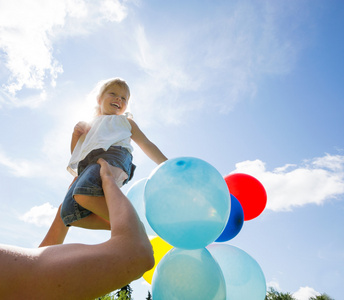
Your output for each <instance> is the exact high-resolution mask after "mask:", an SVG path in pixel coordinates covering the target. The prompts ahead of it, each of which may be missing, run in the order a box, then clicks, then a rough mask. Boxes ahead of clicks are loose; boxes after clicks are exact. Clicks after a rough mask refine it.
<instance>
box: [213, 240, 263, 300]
mask: <svg viewBox="0 0 344 300" xmlns="http://www.w3.org/2000/svg"><path fill="white" fill-rule="evenodd" d="M207 249H208V250H209V252H210V253H211V255H212V256H213V257H214V258H215V259H216V261H217V262H218V264H219V265H220V267H221V270H222V273H223V275H224V277H225V281H226V292H227V299H230V300H264V299H265V295H266V282H265V276H264V273H263V271H262V269H261V268H260V266H259V264H258V263H257V262H256V260H254V259H253V258H252V257H251V256H250V255H249V254H247V253H246V252H245V251H243V250H241V249H239V248H237V247H234V246H231V245H228V244H212V245H209V246H208V247H207Z"/></svg>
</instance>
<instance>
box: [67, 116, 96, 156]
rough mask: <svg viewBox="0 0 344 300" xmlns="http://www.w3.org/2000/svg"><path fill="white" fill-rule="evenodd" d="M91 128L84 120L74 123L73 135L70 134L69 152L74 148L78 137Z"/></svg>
mask: <svg viewBox="0 0 344 300" xmlns="http://www.w3.org/2000/svg"><path fill="white" fill-rule="evenodd" d="M90 129H91V126H90V125H89V124H88V123H86V122H79V123H77V124H76V125H75V127H74V131H73V135H72V141H71V144H70V150H71V153H73V151H74V148H75V146H76V144H77V142H78V140H79V138H80V137H81V136H82V135H83V134H84V133H87V132H89V131H90Z"/></svg>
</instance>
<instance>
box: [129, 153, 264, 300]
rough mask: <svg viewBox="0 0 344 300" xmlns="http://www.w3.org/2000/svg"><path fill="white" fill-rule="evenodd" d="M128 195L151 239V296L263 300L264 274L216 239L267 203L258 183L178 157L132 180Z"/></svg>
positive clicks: (234, 229) (147, 277)
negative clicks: (145, 175)
mask: <svg viewBox="0 0 344 300" xmlns="http://www.w3.org/2000/svg"><path fill="white" fill-rule="evenodd" d="M127 197H128V198H129V199H130V201H131V202H132V204H133V205H134V207H135V208H136V210H137V213H138V215H139V217H140V219H141V221H142V222H143V224H144V226H145V228H146V231H147V234H148V235H150V236H152V235H153V236H155V237H154V238H153V239H152V240H151V243H152V247H153V250H154V257H155V262H156V263H155V266H154V268H153V269H152V270H150V271H148V272H147V273H145V274H144V275H143V278H144V279H145V280H146V281H147V282H148V283H150V284H152V295H153V299H154V300H160V299H164V300H169V299H178V300H182V299H212V300H213V299H214V300H224V299H231V300H237V299H249V300H263V299H264V298H265V294H266V284H265V277H264V274H263V272H262V270H261V268H260V266H259V265H258V263H257V262H256V261H255V260H254V259H253V258H252V257H251V256H250V255H249V254H247V253H246V252H245V251H243V250H241V249H239V248H237V247H234V246H231V245H228V244H225V243H221V242H226V241H229V240H230V239H232V238H234V237H235V236H236V235H237V234H238V233H239V232H240V230H241V228H242V226H243V223H244V221H247V220H251V219H253V218H256V217H257V216H258V215H260V214H261V212H262V211H263V210H264V208H265V205H266V199H267V197H266V192H265V189H264V187H263V186H262V184H261V183H260V182H259V181H258V180H257V179H255V178H254V177H252V176H250V175H247V174H241V173H236V174H230V175H228V176H226V177H225V178H223V177H222V176H221V174H220V173H219V172H218V171H217V170H216V169H215V168H214V167H213V166H212V165H210V164H209V163H207V162H205V161H203V160H201V159H197V158H193V157H179V158H175V159H170V160H168V161H166V162H164V163H162V164H161V165H159V166H158V167H157V168H156V169H154V170H153V172H152V173H151V174H150V176H149V177H148V178H147V179H142V180H140V181H138V182H136V183H135V184H134V185H133V186H132V187H131V188H130V189H129V191H128V193H127Z"/></svg>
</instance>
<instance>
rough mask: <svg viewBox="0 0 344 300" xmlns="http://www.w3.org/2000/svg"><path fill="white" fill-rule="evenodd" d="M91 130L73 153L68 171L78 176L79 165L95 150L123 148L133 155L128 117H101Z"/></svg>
mask: <svg viewBox="0 0 344 300" xmlns="http://www.w3.org/2000/svg"><path fill="white" fill-rule="evenodd" d="M90 125H91V129H90V131H89V132H88V133H87V134H83V135H82V136H81V137H80V138H79V140H78V142H77V144H76V146H75V148H74V151H73V153H72V157H71V159H70V161H69V163H68V167H67V170H68V171H69V172H70V173H71V174H72V175H74V176H77V171H76V170H77V168H78V163H79V162H80V161H82V160H83V159H84V158H85V157H86V156H87V154H89V153H90V152H91V151H92V150H95V149H100V148H102V149H104V150H105V151H106V150H108V149H109V148H110V147H111V146H122V147H124V148H126V149H128V150H129V152H130V153H131V152H132V151H133V147H132V146H131V144H130V142H131V138H130V137H131V125H130V123H129V121H128V119H127V116H126V115H101V116H98V117H96V118H95V119H94V120H93V122H92V123H91V124H90Z"/></svg>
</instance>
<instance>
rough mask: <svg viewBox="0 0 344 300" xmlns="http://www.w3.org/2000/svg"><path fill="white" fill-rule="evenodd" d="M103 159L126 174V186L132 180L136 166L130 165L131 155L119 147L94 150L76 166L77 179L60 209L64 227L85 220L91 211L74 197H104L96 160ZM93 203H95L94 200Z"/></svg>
mask: <svg viewBox="0 0 344 300" xmlns="http://www.w3.org/2000/svg"><path fill="white" fill-rule="evenodd" d="M99 158H103V159H104V160H106V161H107V162H108V163H109V164H110V165H112V166H115V167H119V168H121V169H122V170H123V171H124V172H125V173H127V175H128V178H127V179H126V180H125V181H124V182H123V185H124V184H126V183H127V182H128V181H129V180H131V179H132V177H133V175H134V171H135V168H136V166H135V165H134V164H133V163H132V159H133V157H132V155H131V153H130V152H129V151H128V150H127V149H126V148H123V147H121V146H111V147H110V148H109V150H107V151H104V150H103V149H96V150H93V151H91V152H90V153H89V154H88V155H87V156H86V157H85V159H84V160H82V161H81V162H79V164H78V174H79V175H78V177H77V179H76V180H75V181H74V182H73V184H72V185H71V187H70V188H69V190H68V192H67V194H66V197H65V199H64V201H63V203H62V207H61V218H62V221H63V223H64V224H65V225H66V226H70V224H71V223H73V222H75V221H77V220H80V219H82V218H86V217H87V216H89V215H90V214H92V212H91V211H89V210H87V209H86V208H84V207H82V206H81V205H79V204H78V203H77V202H76V201H75V200H74V195H87V196H94V197H102V196H104V192H103V188H102V181H101V178H100V165H99V164H97V160H98V159H99ZM94 201H97V199H95V200H94Z"/></svg>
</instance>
